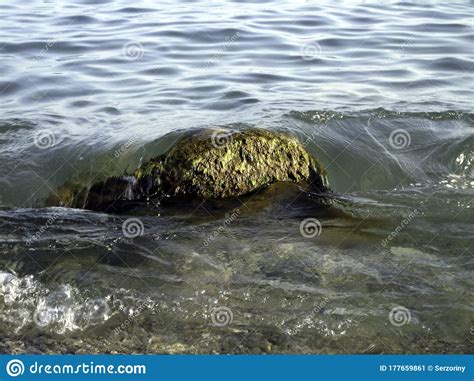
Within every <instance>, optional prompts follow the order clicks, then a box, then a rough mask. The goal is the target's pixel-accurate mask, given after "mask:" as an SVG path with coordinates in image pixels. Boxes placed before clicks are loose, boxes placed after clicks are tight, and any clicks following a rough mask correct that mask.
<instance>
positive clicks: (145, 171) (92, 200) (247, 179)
mask: <svg viewBox="0 0 474 381" xmlns="http://www.w3.org/2000/svg"><path fill="white" fill-rule="evenodd" d="M275 182H293V183H298V184H305V185H307V186H308V187H310V188H311V189H312V190H317V191H319V192H324V191H326V190H327V188H326V186H325V173H324V171H323V169H322V168H321V166H320V165H319V163H317V162H316V160H315V159H314V158H313V157H312V156H311V155H310V154H309V153H308V152H307V151H306V149H305V148H304V146H303V145H302V144H301V143H300V142H299V140H298V139H297V138H296V137H293V136H291V135H288V134H285V133H281V132H274V131H269V130H264V129H256V128H251V129H246V130H239V131H234V130H232V131H229V130H216V129H204V130H198V131H192V132H188V133H185V134H184V135H183V136H182V137H181V138H180V139H179V140H178V141H177V142H176V143H175V144H174V146H173V147H172V148H171V149H170V150H169V151H168V152H166V153H165V154H163V155H160V156H158V157H155V158H153V159H151V160H149V161H147V162H146V163H144V164H142V165H141V166H140V167H139V168H138V169H137V170H136V171H135V172H134V173H132V174H130V175H127V176H123V177H120V178H109V179H108V180H106V181H105V182H101V183H97V184H94V185H93V186H92V187H91V188H90V189H88V190H86V191H85V190H77V189H74V190H73V189H68V190H60V192H58V195H59V193H62V194H65V195H67V198H66V199H62V200H61V197H60V196H59V199H60V200H59V201H60V203H62V204H63V205H65V206H73V207H83V208H86V209H96V210H97V209H100V210H103V209H104V208H106V205H108V204H110V203H113V202H114V201H118V200H129V201H143V200H150V199H153V198H161V197H164V196H166V197H168V198H169V197H190V198H200V199H226V198H236V197H240V196H244V195H247V194H250V193H252V192H255V191H257V190H259V189H262V188H265V187H267V186H269V185H270V184H272V183H275ZM73 194H75V195H76V197H74V196H73ZM71 200H72V201H71Z"/></svg>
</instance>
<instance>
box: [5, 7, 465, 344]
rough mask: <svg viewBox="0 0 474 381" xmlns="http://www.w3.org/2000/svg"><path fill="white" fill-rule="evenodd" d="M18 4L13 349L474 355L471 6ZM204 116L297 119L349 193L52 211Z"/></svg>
mask: <svg viewBox="0 0 474 381" xmlns="http://www.w3.org/2000/svg"><path fill="white" fill-rule="evenodd" d="M0 20H1V22H0V28H1V29H0V36H1V39H0V71H1V73H2V76H1V78H0V101H1V105H2V107H1V109H0V161H1V163H2V165H1V166H0V202H1V208H0V321H1V324H0V337H1V340H0V351H2V352H11V351H14V352H23V351H27V352H110V351H118V352H193V353H194V352H199V353H209V352H210V353H228V352H236V353H248V352H250V353H260V352H269V353H275V352H290V353H426V352H429V353H431V352H448V353H453V352H456V353H457V352H472V344H473V342H474V339H473V337H472V327H473V326H474V321H473V318H472V316H473V314H472V313H473V303H472V300H473V299H472V289H473V282H472V278H473V276H472V275H473V273H472V270H473V261H472V243H473V234H472V231H473V229H472V227H473V224H472V222H473V212H472V199H473V198H472V196H473V188H474V173H473V157H474V136H473V121H474V114H473V113H472V99H473V76H472V69H473V29H472V25H473V24H472V4H470V3H469V2H454V3H449V4H448V3H426V4H425V3H422V4H418V3H415V2H387V3H383V4H381V3H379V2H371V1H348V2H337V3H336V2H334V4H332V3H330V2H327V3H325V2H316V1H314V2H313V1H311V0H307V1H292V2H286V3H285V2H270V1H269V2H258V3H251V2H230V1H229V2H212V1H206V2H185V1H180V2H159V4H155V2H151V1H150V2H148V1H138V2H135V3H134V4H133V6H131V5H130V3H128V2H125V1H124V2H120V1H116V2H109V1H92V0H91V1H86V0H83V1H68V2H42V1H36V2H31V3H29V4H28V5H25V4H23V3H22V2H19V1H13V2H9V3H8V4H3V5H1V6H0ZM208 126H224V127H228V128H233V129H239V128H245V127H247V126H261V127H263V128H269V129H275V130H284V131H288V132H290V133H292V134H295V135H296V136H298V137H299V138H300V139H301V141H302V142H303V143H304V144H305V145H306V147H307V148H308V150H309V151H311V152H312V153H313V154H314V156H315V157H317V158H318V159H319V160H320V161H321V162H322V163H323V164H324V166H325V167H326V169H327V171H328V173H329V182H330V184H331V188H332V189H333V190H334V192H335V195H334V198H333V201H334V202H333V203H332V205H331V207H330V208H329V209H328V210H321V209H320V208H319V207H318V206H317V204H316V203H315V202H314V200H313V199H312V198H311V197H310V195H307V194H304V193H301V192H299V191H298V189H297V188H296V187H293V186H287V185H283V184H280V185H276V186H274V187H271V188H270V189H269V190H267V191H263V192H260V193H258V194H256V195H254V196H252V197H249V198H245V199H243V200H242V203H241V202H235V203H226V204H225V205H222V204H219V205H216V204H213V203H209V202H207V203H204V204H200V203H197V204H193V205H179V206H178V207H176V208H174V209H173V210H162V211H161V212H160V214H159V215H158V213H157V212H155V213H154V214H152V215H150V214H149V213H148V214H146V215H133V216H132V215H120V216H119V215H107V214H99V213H93V212H90V211H82V210H75V209H64V208H44V200H45V198H46V197H47V196H48V195H49V194H51V192H53V191H54V190H55V189H57V187H58V186H60V185H62V184H63V183H64V182H66V181H74V182H80V183H84V184H85V183H88V182H91V181H93V180H94V179H99V178H102V177H105V176H110V175H111V174H120V173H122V172H123V171H125V170H129V171H130V170H132V169H134V168H136V167H137V166H138V165H139V163H140V162H142V161H143V160H146V159H148V158H150V157H152V156H155V155H157V154H160V153H162V152H164V151H166V149H167V148H168V147H169V146H170V145H171V144H172V142H173V136H174V135H166V134H167V133H169V132H174V131H178V130H186V129H189V128H196V127H208ZM130 218H134V219H137V220H130ZM308 219H310V220H308ZM314 219H317V221H318V222H319V223H321V226H320V227H319V226H318V225H316V228H317V230H316V231H313V230H311V229H307V230H305V229H304V227H305V226H306V227H307V225H306V224H308V223H309V224H310V225H311V223H315V220H314ZM133 223H135V225H133ZM131 224H132V225H131ZM130 226H131V227H132V228H133V227H136V228H138V233H141V234H140V235H138V236H136V237H132V238H131V235H130V231H129V230H127V229H126V228H127V227H128V228H130ZM124 227H125V233H124V229H123V228H124ZM309 227H311V226H309ZM133 235H134V234H132V236H133ZM313 235H314V236H313Z"/></svg>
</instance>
